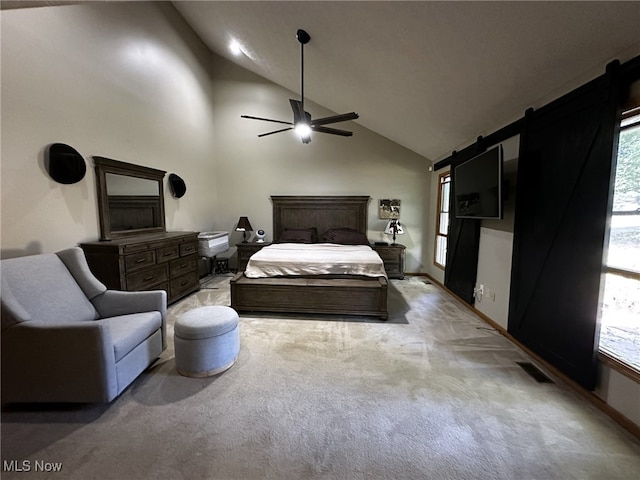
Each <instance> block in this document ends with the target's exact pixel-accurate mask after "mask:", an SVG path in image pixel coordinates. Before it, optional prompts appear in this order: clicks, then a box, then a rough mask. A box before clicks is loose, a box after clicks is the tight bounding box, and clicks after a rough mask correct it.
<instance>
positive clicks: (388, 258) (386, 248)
mask: <svg viewBox="0 0 640 480" xmlns="http://www.w3.org/2000/svg"><path fill="white" fill-rule="evenodd" d="M371 248H373V249H374V250H375V251H376V252H377V253H378V255H380V258H382V261H383V262H384V269H385V270H386V271H387V276H388V277H389V278H399V279H403V278H404V251H405V249H406V247H405V246H404V245H400V244H399V243H396V244H395V245H371Z"/></svg>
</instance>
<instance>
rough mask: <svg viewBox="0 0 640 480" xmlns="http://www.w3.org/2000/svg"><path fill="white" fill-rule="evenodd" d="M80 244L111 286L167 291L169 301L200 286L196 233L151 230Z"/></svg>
mask: <svg viewBox="0 0 640 480" xmlns="http://www.w3.org/2000/svg"><path fill="white" fill-rule="evenodd" d="M80 247H81V248H82V250H84V253H85V256H86V257H87V262H88V263H89V268H90V269H91V271H92V272H93V274H94V275H95V276H96V277H97V278H98V279H99V280H100V281H101V282H102V283H104V284H105V285H106V286H107V288H109V289H114V290H128V291H139V290H165V291H166V292H167V301H168V303H173V302H175V301H176V300H178V299H180V298H182V297H184V296H185V295H188V294H190V293H192V292H195V291H196V290H199V289H200V281H199V278H198V233H197V232H161V233H151V234H145V235H140V236H132V237H122V238H118V239H114V240H108V241H96V242H87V243H82V244H80Z"/></svg>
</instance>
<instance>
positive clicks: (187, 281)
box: [180, 280, 189, 287]
mask: <svg viewBox="0 0 640 480" xmlns="http://www.w3.org/2000/svg"><path fill="white" fill-rule="evenodd" d="M188 284H189V280H183V281H182V282H181V283H180V286H181V287H184V286H185V285H188Z"/></svg>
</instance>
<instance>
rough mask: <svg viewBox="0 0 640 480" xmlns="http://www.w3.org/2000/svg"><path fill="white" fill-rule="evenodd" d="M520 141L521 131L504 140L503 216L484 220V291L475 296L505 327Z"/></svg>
mask: <svg viewBox="0 0 640 480" xmlns="http://www.w3.org/2000/svg"><path fill="white" fill-rule="evenodd" d="M519 145H520V136H519V135H518V136H515V137H513V138H510V139H508V140H506V141H504V142H502V148H503V153H504V163H503V170H504V180H505V184H506V185H505V187H507V189H508V190H507V197H506V199H505V202H504V210H503V219H502V220H482V223H481V227H480V246H479V249H478V273H477V276H476V288H477V287H479V286H480V285H483V287H484V294H483V295H482V296H480V295H477V296H476V304H475V307H476V309H477V310H478V311H480V312H482V313H484V314H485V315H486V316H488V317H489V318H491V319H492V320H493V321H494V322H496V323H497V324H498V325H500V326H501V327H503V328H504V329H505V330H506V329H507V323H508V317H509V292H510V290H511V288H510V284H511V253H512V251H513V219H514V215H515V200H516V198H515V197H516V188H515V187H516V180H517V178H516V175H517V170H518V150H519ZM489 148H490V147H489Z"/></svg>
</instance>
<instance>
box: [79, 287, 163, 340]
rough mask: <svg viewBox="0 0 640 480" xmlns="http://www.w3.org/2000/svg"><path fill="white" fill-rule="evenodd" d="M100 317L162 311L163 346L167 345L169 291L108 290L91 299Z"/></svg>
mask: <svg viewBox="0 0 640 480" xmlns="http://www.w3.org/2000/svg"><path fill="white" fill-rule="evenodd" d="M91 301H92V302H93V305H94V307H96V310H98V313H99V314H100V318H108V317H115V316H118V315H128V314H130V313H143V312H160V314H161V315H162V348H163V349H164V348H166V347H167V325H166V324H167V322H166V319H167V292H165V291H164V290H149V291H145V292H123V291H120V290H107V291H106V292H104V293H103V294H102V295H98V296H97V297H95V298H93V299H92V300H91Z"/></svg>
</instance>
